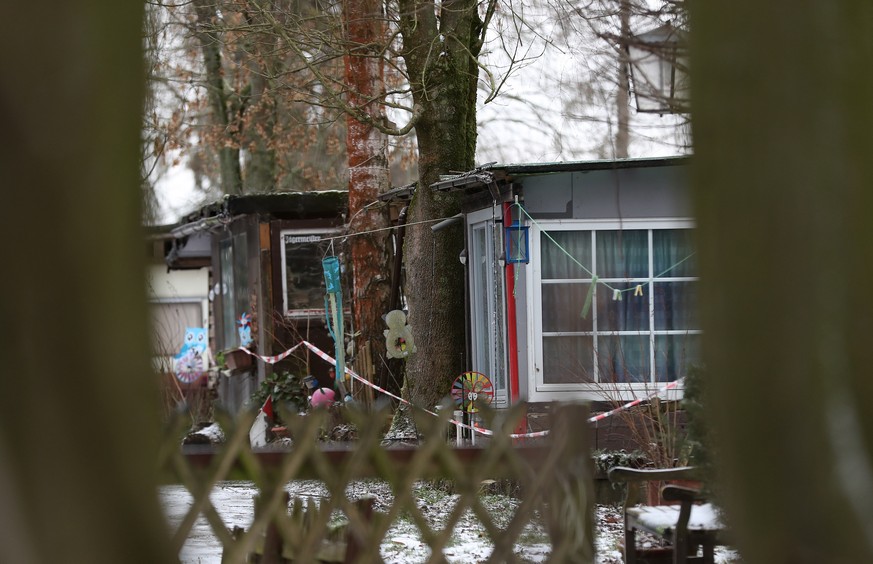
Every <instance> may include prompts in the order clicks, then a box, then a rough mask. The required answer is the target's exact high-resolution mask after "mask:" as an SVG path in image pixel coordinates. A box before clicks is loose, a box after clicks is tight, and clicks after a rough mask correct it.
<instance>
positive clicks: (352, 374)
mask: <svg viewBox="0 0 873 564" xmlns="http://www.w3.org/2000/svg"><path fill="white" fill-rule="evenodd" d="M300 345H303V346H305V347H306V348H308V349H309V350H310V351H312V352H313V353H315V355H316V356H318V357H319V358H321V359H322V360H324V361H326V362H327V363H329V364H331V365H333V366H336V360H335V359H334V358H333V357H332V356H330V355H329V354H327V353H326V352H324V351H323V350H321V349H320V348H318V347H316V346H315V345H313V344H312V343H310V342H309V341H300V342H299V343H297V344H296V345H294V346H293V347H291V348H290V349H288V350H287V351H285V352H283V353H280V354H278V355H276V356H261V355H259V354H256V353H254V352H252V351H250V350H249V349H247V348H245V347H240V350H243V351H245V352H247V353H248V354H250V355H252V356H254V357H257V358H260V359H261V360H263V361H264V362H267V363H269V364H275V363H277V362H279V361H280V360H284V359H286V358H288V356H289V355H290V354H291V353H292V352H294V350H295V349H297V348H298V347H299V346H300ZM345 372H346V374H348V375H349V376H350V377H351V378H354V379H355V380H357V381H358V382H360V383H361V384H363V385H365V386H369V387H370V388H373V389H374V390H376V391H377V392H380V393H382V394H385V395H386V396H389V397H391V398H394V399H396V400H397V401H399V402H401V403H403V404H405V405H408V406H410V407H413V408H415V409H420V410H422V411H424V412H425V413H427V414H429V415H433V416H434V417H439V414H437V413H435V412H433V411H430V410H429V409H425V408H423V407H419V406H416V405H414V404H412V403H410V402H409V401H407V400H405V399H403V398H401V397H400V396H397V395H395V394H392V393H391V392H389V391H388V390H386V389H384V388H381V387H380V386H377V385H376V384H374V383H372V382H370V381H369V380H367V379H366V378H362V377H361V376H359V375H358V374H357V373H355V371H354V370H352V369H351V368H349V367H348V366H346V368H345ZM682 380H684V378H679V379H678V380H674V381H673V382H670V383H668V384H667V385H666V386H663V387H662V388H660V389H658V390H657V391H655V392H653V393H651V394H649V395H647V396H645V397H641V398H637V399H635V400H633V401H629V402H627V403H626V404H624V405H621V406H619V407H616V408H615V409H612V410H610V411H605V412H603V413H598V414H597V415H594V416H592V417H589V418H588V422H589V423H596V422H598V421H602V420H604V419H606V418H607V417H611V416H613V415H615V414H616V413H619V412H622V411H625V410H627V409H630V408H632V407H635V406H637V405H640V404H642V403H645V402H647V401H651V400H652V399H654V398H655V397H657V396H660V395H661V394H663V393H664V392H667V391H669V390H672V389H674V388H676V387H677V386H678V385H679V384H680V383H681V382H682ZM449 423H451V424H453V425H455V426H457V427H461V428H464V429H469V430H470V431H473V432H475V433H479V434H480V435H484V436H492V435H494V431H492V430H490V429H483V428H482V427H479V426H477V425H467V424H466V423H464V422H462V421H456V420H455V419H449ZM548 434H549V431H548V430H545V431H536V432H533V433H512V434H510V435H509V438H511V439H532V438H538V437H545V436H547V435H548Z"/></svg>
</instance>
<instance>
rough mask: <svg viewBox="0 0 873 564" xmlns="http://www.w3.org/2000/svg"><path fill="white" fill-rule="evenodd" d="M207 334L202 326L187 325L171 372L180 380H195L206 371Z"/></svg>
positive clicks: (187, 382)
mask: <svg viewBox="0 0 873 564" xmlns="http://www.w3.org/2000/svg"><path fill="white" fill-rule="evenodd" d="M207 340H208V335H207V334H206V329H204V328H203V327H187V328H186V329H185V338H184V340H183V342H182V348H181V350H180V351H179V354H177V355H176V356H175V357H174V358H173V360H174V362H173V372H174V373H175V375H176V378H178V379H179V380H180V381H181V382H184V383H186V384H190V383H192V382H196V381H197V380H198V379H199V378H200V377H201V376H203V374H205V373H206V369H207V368H208V366H207V356H208V355H207V353H206V342H207Z"/></svg>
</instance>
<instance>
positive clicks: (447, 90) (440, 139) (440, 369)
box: [400, 0, 481, 408]
mask: <svg viewBox="0 0 873 564" xmlns="http://www.w3.org/2000/svg"><path fill="white" fill-rule="evenodd" d="M400 5H401V13H402V14H404V16H402V17H403V20H402V22H401V32H402V33H403V56H404V60H405V61H406V65H407V68H408V70H409V76H410V77H411V79H412V80H411V82H412V85H413V97H414V100H415V103H416V104H417V105H418V106H420V107H421V108H422V109H423V113H422V118H421V120H420V121H419V123H418V125H417V126H416V128H415V132H416V137H417V139H418V152H419V159H418V173H419V183H418V188H417V190H416V194H415V197H414V199H413V202H412V206H411V208H410V223H416V222H419V221H426V220H433V219H438V218H442V217H447V216H451V215H454V214H456V213H457V212H458V211H459V202H458V198H457V196H455V195H451V194H434V193H432V192H431V190H430V188H429V186H430V184H432V183H433V182H436V181H437V180H439V176H440V175H441V174H446V173H449V172H453V171H454V172H460V171H466V170H469V169H471V168H472V167H473V165H474V157H475V151H476V104H475V101H476V82H477V77H478V67H477V66H476V60H475V57H476V55H477V54H478V52H479V48H480V45H479V37H478V30H479V29H480V28H481V22H480V21H479V17H478V14H477V11H476V10H477V4H476V3H475V2H471V1H467V0H465V1H463V2H452V3H450V4H443V5H442V10H441V11H440V13H439V17H437V15H436V12H435V8H434V5H433V3H432V2H412V1H408V0H405V1H401V3H400ZM463 246H464V240H463V228H462V227H461V226H460V225H459V226H457V227H452V228H451V229H448V230H445V231H441V232H438V233H433V232H432V231H431V229H430V227H429V225H427V224H424V225H413V226H411V227H410V228H409V229H408V231H407V235H406V243H405V245H404V249H403V252H404V256H405V260H406V271H407V287H406V295H407V299H408V303H409V322H410V325H411V327H412V332H413V335H414V336H415V339H416V345H417V347H418V353H416V354H414V355H412V356H410V357H409V360H408V361H407V364H406V386H407V394H408V397H409V399H410V400H411V401H412V402H413V403H415V404H417V405H421V406H424V407H428V408H432V407H433V406H434V405H436V404H437V403H439V401H440V400H441V399H442V398H443V397H445V396H446V395H448V394H449V391H450V388H451V383H452V381H453V380H454V378H456V377H457V376H458V375H459V374H460V373H461V372H462V371H463V370H464V368H465V367H464V359H465V339H464V324H465V323H466V320H465V318H464V271H463V268H462V265H461V264H460V262H459V261H458V255H459V253H460V251H461V250H462V249H463Z"/></svg>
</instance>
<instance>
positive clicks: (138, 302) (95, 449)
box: [0, 1, 175, 563]
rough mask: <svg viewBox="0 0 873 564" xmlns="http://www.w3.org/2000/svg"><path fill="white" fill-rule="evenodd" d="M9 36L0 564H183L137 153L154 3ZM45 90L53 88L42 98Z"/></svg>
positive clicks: (98, 7)
mask: <svg viewBox="0 0 873 564" xmlns="http://www.w3.org/2000/svg"><path fill="white" fill-rule="evenodd" d="M17 14H18V15H19V16H20V17H21V18H22V21H27V22H39V27H40V33H39V40H38V41H36V40H34V39H35V37H34V32H33V29H32V28H31V27H30V26H25V25H18V26H9V27H8V29H6V30H5V31H4V33H3V34H2V35H0V45H2V49H3V51H4V52H5V53H20V52H21V49H22V46H24V45H26V46H27V56H15V57H12V56H9V57H3V59H2V61H0V116H2V121H3V127H4V131H5V132H6V135H5V136H4V141H3V142H2V143H3V147H2V151H0V170H2V171H3V180H4V182H5V183H6V186H8V187H10V189H9V190H6V191H5V192H4V196H3V198H4V201H3V205H2V206H0V236H2V239H3V241H4V242H5V244H4V264H5V265H6V267H7V268H6V269H5V274H4V276H2V277H0V314H2V316H3V318H4V319H6V320H7V330H6V331H5V332H4V334H3V338H2V339H0V362H2V365H3V367H4V377H3V379H2V387H3V389H2V391H0V499H2V500H3V501H2V503H0V523H2V526H0V561H3V562H70V561H73V560H83V561H88V562H98V563H103V562H105V563H117V562H171V561H173V560H174V559H175V556H174V555H173V554H171V553H170V551H169V549H168V542H167V530H166V523H165V521H164V519H163V516H162V515H161V511H160V507H159V505H158V500H157V476H156V472H157V466H156V464H155V461H156V459H157V458H158V446H159V445H158V434H159V426H160V423H159V421H158V413H159V409H158V406H159V401H158V389H157V384H158V380H157V378H156V376H155V374H154V373H153V372H152V370H151V366H150V353H149V341H150V339H149V331H148V329H147V319H148V315H147V310H146V301H145V280H144V277H143V272H144V258H145V256H144V254H143V250H144V246H143V230H142V228H141V215H140V213H141V206H140V198H141V192H140V177H139V142H140V127H141V112H142V101H143V79H144V73H143V67H142V45H141V32H142V23H143V22H142V16H143V5H142V4H138V3H129V2H115V1H102V2H101V1H91V2H84V3H76V4H66V3H50V4H49V3H25V4H21V5H19V6H18V7H17ZM47 85H49V86H47Z"/></svg>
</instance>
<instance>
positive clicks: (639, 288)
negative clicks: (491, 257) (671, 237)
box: [506, 202, 697, 319]
mask: <svg viewBox="0 0 873 564" xmlns="http://www.w3.org/2000/svg"><path fill="white" fill-rule="evenodd" d="M513 205H514V206H515V207H518V210H519V216H521V214H524V217H526V218H527V221H529V222H531V224H533V225H535V226H536V227H537V228H538V229H539V231H540V233H541V234H542V236H543V237H544V238H545V239H548V240H549V241H551V243H552V244H553V245H555V247H557V249H558V250H559V251H560V252H561V253H563V254H564V255H565V256H566V257H567V258H568V259H570V261H571V262H573V263H574V264H575V265H576V266H578V267H579V268H581V269H582V270H583V271H584V272H585V273H587V274H589V275H590V276H591V288H590V289H589V291H588V296H587V297H586V300H585V305H584V306H583V307H582V313H581V316H582V318H583V319H586V318H587V317H588V313H589V311H590V309H591V298H592V295H593V294H592V292H593V288H594V286H595V285H597V284H602V285H603V286H606V288H608V289H609V290H612V299H613V300H614V301H621V300H622V295H623V294H624V293H625V292H630V291H631V288H625V289H624V290H620V289H618V288H615V287H614V286H611V285H610V284H608V283H606V282H604V281H602V280H600V279H598V278H597V276H596V275H595V274H594V272H593V271H592V270H591V269H590V268H588V267H587V266H585V265H584V264H582V263H581V262H579V261H578V260H577V259H576V257H574V256H573V255H572V254H571V253H570V252H569V251H567V249H565V248H564V247H563V246H561V244H560V243H558V242H557V241H556V240H555V239H554V237H552V235H551V233H550V232H549V231H548V230H547V229H545V228H543V226H542V225H541V224H540V223H539V222H538V221H537V220H536V219H534V218H533V216H531V215H530V214H529V213H528V212H527V210H525V209H524V206H522V205H521V204H519V203H518V202H516V203H515V204H513ZM517 223H518V220H516V221H515V222H514V223H513V224H512V226H510V227H507V228H506V231H507V237H508V236H509V230H510V229H511V228H512V227H515V226H516V224H517ZM507 245H508V242H507ZM507 250H508V247H507ZM696 254H697V253H694V252H692V253H690V254H689V255H688V256H686V257H685V258H683V259H682V260H680V261H677V262H675V263H674V264H673V265H671V266H670V267H669V268H667V269H665V270H664V271H663V272H660V273H658V274H656V275H655V276H654V277H653V280H657V279H659V278H662V277H664V276H666V275H667V274H668V273H670V272H671V271H673V270H674V269H675V268H677V267H678V266H679V265H681V264H682V263H684V262H685V261H688V260H691V258H693V257H694V256H695V255H696ZM509 256H510V255H509V253H508V252H507V259H506V260H507V261H509ZM651 284H652V281H648V282H645V283H643V284H637V285H636V287H635V288H634V289H633V291H634V296H643V295H644V294H643V286H648V285H651Z"/></svg>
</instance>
